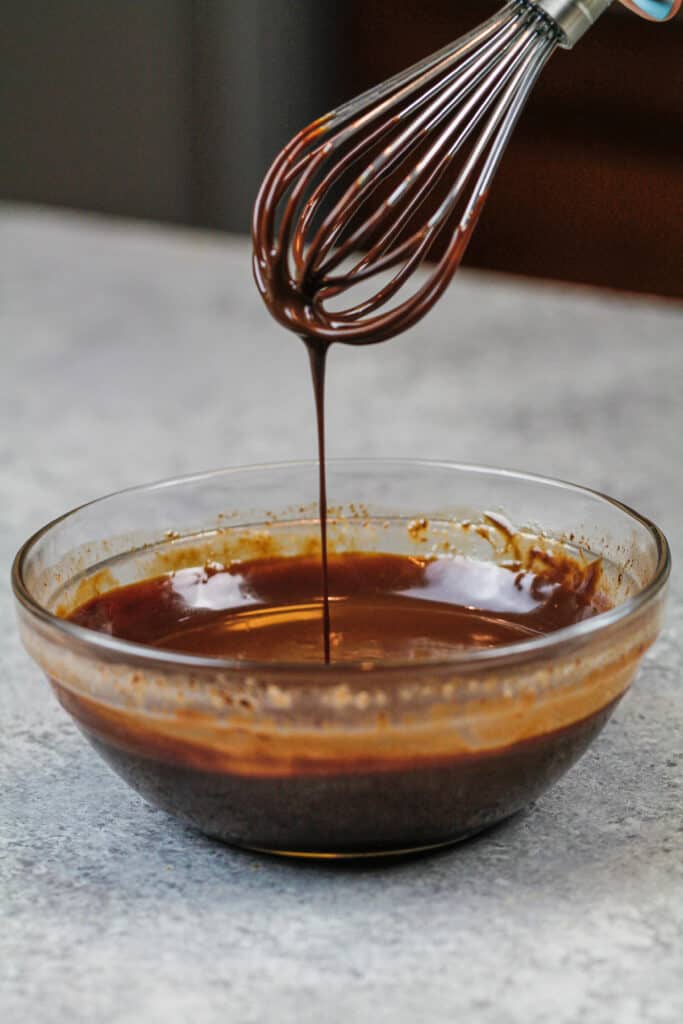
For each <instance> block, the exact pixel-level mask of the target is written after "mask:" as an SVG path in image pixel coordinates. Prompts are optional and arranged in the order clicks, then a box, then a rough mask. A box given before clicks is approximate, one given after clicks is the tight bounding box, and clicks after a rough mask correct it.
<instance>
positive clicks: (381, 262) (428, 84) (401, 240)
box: [253, 0, 680, 344]
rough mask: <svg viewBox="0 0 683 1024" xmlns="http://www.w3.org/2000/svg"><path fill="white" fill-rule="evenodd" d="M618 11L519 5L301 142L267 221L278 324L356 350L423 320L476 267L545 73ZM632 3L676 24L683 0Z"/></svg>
mask: <svg viewBox="0 0 683 1024" xmlns="http://www.w3.org/2000/svg"><path fill="white" fill-rule="evenodd" d="M611 2H612V0H511V2H509V3H507V4H506V6H505V7H503V8H502V10H500V11H499V12H498V13H497V14H494V15H493V17H491V18H489V19H488V21H485V22H484V23H483V24H482V25H480V26H479V27H478V28H476V29H475V30H474V31H472V32H470V33H469V34H468V35H466V36H464V37H463V38H461V39H459V40H457V41H456V42H455V43H452V44H450V45H449V46H446V47H445V48H444V49H443V50H440V51H439V52H438V53H435V54H433V55H432V56H431V57H428V58H426V59H425V60H423V61H421V62H420V63H418V64H416V65H414V66H413V67H411V68H409V69H408V70H406V71H403V72H401V73H400V74H398V75H396V76H395V77H394V78H392V79H390V80H388V81H387V82H385V83H383V84H381V85H379V86H377V87H375V88H373V89H370V90H369V91H368V92H366V93H364V94H363V95H362V96H359V97H358V98H356V99H353V100H351V101H350V102H348V103H346V104H344V105H343V106H341V107H339V108H338V109H336V110H334V111H332V112H331V113H329V114H327V115H326V116H324V117H322V118H320V119H318V120H317V121H314V122H313V123H312V124H311V125H309V127H307V128H305V129H304V130H303V131H301V132H300V133H299V134H298V135H296V136H295V137H294V138H293V139H292V141H291V142H290V143H289V144H288V145H287V146H286V147H285V148H284V150H283V151H282V152H281V153H280V155H279V156H278V157H277V158H276V160H275V162H274V163H273V165H272V167H271V168H270V170H269V172H268V174H267V175H266V178H265V180H264V182H263V185H262V186H261V190H260V192H259V195H258V198H257V201H256V204H255V208H254V218H253V238H254V274H255V278H256V282H257V285H258V287H259V290H260V291H261V294H262V296H263V298H264V300H265V302H266V304H267V305H268V307H269V309H270V310H271V312H272V313H273V315H274V316H275V317H276V318H277V319H278V320H279V321H280V322H281V323H283V324H284V325H285V326H286V327H288V328H290V329H291V330H294V331H296V332H297V333H298V334H300V335H301V336H303V337H305V338H308V339H310V340H313V339H317V340H318V341H319V342H321V343H324V342H332V341H343V342H347V343H350V344H368V343H370V342H376V341H382V340H384V339H386V338H388V337H391V336H393V335H395V334H397V333H399V332H400V331H404V330H406V329H407V328H408V327H410V326H411V325H412V324H414V323H415V322H416V321H417V320H419V319H420V318H421V317H422V316H423V315H424V314H425V313H426V312H427V311H428V310H429V309H430V308H431V306H432V305H433V304H434V302H435V301H436V300H437V299H438V298H439V296H440V295H441V294H442V292H443V291H444V289H445V288H446V286H447V285H448V283H449V281H450V279H451V277H452V276H453V274H454V272H455V270H456V269H457V267H458V264H459V263H460V260H461V259H462V256H463V253H464V251H465V248H466V246H467V243H468V241H469V239H470V236H471V234H472V231H473V230H474V227H475V226H476V222H477V218H478V216H479V213H480V211H481V208H482V206H483V204H484V202H485V199H486V196H487V193H488V191H489V187H490V185H491V181H492V179H493V176H494V174H495V172H496V169H497V167H498V165H499V163H500V160H501V158H502V156H503V153H504V151H505V148H506V146H507V144H508V142H509V140H510V136H511V134H512V132H513V129H514V127H515V124H516V122H517V119H518V118H519V115H520V113H521V111H522V109H523V107H524V104H525V103H526V100H527V98H528V96H529V94H530V92H531V89H532V88H533V85H534V83H535V81H536V79H537V78H538V76H539V74H540V72H541V71H542V69H543V67H544V65H545V64H546V62H547V61H548V59H549V58H550V56H551V55H552V54H553V52H554V51H555V49H556V48H557V47H558V46H560V47H564V48H567V49H571V48H572V47H573V46H574V44H575V43H576V42H577V41H578V40H579V39H580V38H581V37H582V36H583V34H584V33H585V32H586V31H587V30H588V29H589V28H590V27H591V25H592V24H593V23H594V22H595V21H596V20H597V19H598V18H599V16H600V15H601V14H603V13H604V11H606V10H607V8H608V7H609V6H610V4H611ZM627 2H628V3H629V6H631V7H634V6H636V5H637V7H638V8H640V12H641V13H643V14H644V15H645V16H650V17H655V18H663V17H667V16H669V15H670V14H671V13H672V12H673V11H674V10H675V9H677V7H678V6H679V3H680V0H678V2H675V0H674V2H673V3H672V2H667V0H635V2H634V0H627ZM458 161H460V162H459V163H458ZM439 186H440V187H439ZM387 190H388V194H387ZM437 244H439V245H440V246H442V247H443V248H442V250H440V252H441V254H440V255H438V256H437V258H436V259H435V261H434V262H432V263H431V264H430V267H429V270H428V271H427V273H426V274H421V275H415V274H414V271H415V270H416V269H417V268H418V266H420V265H421V264H422V263H423V262H424V261H425V260H426V258H427V257H428V256H429V255H430V254H431V253H433V252H434V251H435V250H436V249H437ZM359 292H360V294H359Z"/></svg>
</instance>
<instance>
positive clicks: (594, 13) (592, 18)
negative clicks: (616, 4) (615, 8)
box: [527, 0, 612, 50]
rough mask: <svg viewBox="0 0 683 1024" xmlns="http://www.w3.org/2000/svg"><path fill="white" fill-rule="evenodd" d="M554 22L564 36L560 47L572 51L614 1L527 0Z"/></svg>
mask: <svg viewBox="0 0 683 1024" xmlns="http://www.w3.org/2000/svg"><path fill="white" fill-rule="evenodd" d="M527 3H529V4H530V6H531V7H537V8H538V9H539V10H540V11H543V12H544V13H545V14H547V15H548V17H549V18H550V19H551V21H553V22H554V23H555V24H556V25H557V27H558V29H559V30H560V32H561V34H562V39H561V42H560V46H563V47H564V48H565V49H566V50H571V49H572V47H573V46H574V44H575V43H577V42H578V41H579V39H580V38H581V36H582V35H583V34H584V32H587V31H588V29H589V28H590V27H591V25H594V24H595V22H596V21H597V20H598V18H599V17H600V15H601V14H604V13H605V11H606V10H607V8H608V7H611V6H612V0H527Z"/></svg>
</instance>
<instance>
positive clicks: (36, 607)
mask: <svg viewBox="0 0 683 1024" xmlns="http://www.w3.org/2000/svg"><path fill="white" fill-rule="evenodd" d="M380 464H381V465H384V466H389V467H391V466H395V467H396V468H397V469H398V468H403V469H406V468H408V467H413V468H425V469H444V470H452V471H455V472H460V473H473V474H487V475H490V476H497V477H500V478H503V479H515V480H519V481H527V482H529V483H535V484H543V485H545V486H549V487H553V488H556V489H559V490H566V491H572V492H573V493H575V494H579V495H589V496H591V497H593V498H597V499H599V500H600V501H602V502H605V503H606V504H609V505H611V506H613V507H614V508H616V509H618V510H620V511H621V512H623V513H625V514H626V515H627V516H629V517H630V518H632V519H634V520H635V521H636V522H637V523H639V524H640V525H641V526H643V527H644V528H645V529H646V530H647V531H648V532H649V534H650V536H651V537H652V538H653V539H654V541H655V545H656V549H657V565H656V567H655V570H654V573H653V576H652V579H651V580H650V582H649V583H648V584H646V586H645V587H643V589H642V590H639V591H638V593H636V594H634V595H633V596H631V597H629V598H627V599H626V600H625V601H624V602H622V603H621V604H619V605H616V606H615V607H614V608H610V609H608V610H607V611H604V612H599V613H598V614H597V615H594V616H592V617H591V618H588V619H583V620H582V621H580V622H577V623H574V624H572V625H570V626H563V627H562V628H561V629H557V630H555V631H553V632H552V633H547V634H545V635H544V636H540V637H534V638H533V639H531V640H522V641H518V642H516V643H511V644H501V645H500V646H499V647H494V648H484V649H480V650H468V649H465V650H460V651H453V652H452V653H450V654H449V655H448V656H445V657H439V658H435V659H433V660H432V659H427V660H425V661H424V662H421V663H420V664H419V665H416V663H415V662H414V661H410V660H409V659H405V658H404V659H393V660H387V661H382V662H379V663H374V662H373V663H372V664H371V666H370V664H369V663H368V662H367V661H360V660H358V661H339V662H334V661H333V662H331V663H330V664H329V665H325V664H323V663H322V661H321V662H310V661H308V662H266V661H253V660H249V661H247V660H241V659H231V658H217V657H208V656H201V655H193V654H187V653H184V652H182V651H166V650H163V649H161V648H155V647H151V646H149V645H146V644H141V643H135V642H133V641H129V640H122V639H120V638H119V637H112V636H109V635H108V634H106V633H99V632H97V631H96V630H92V629H89V628H87V627H85V626H80V625H77V624H76V623H75V622H71V621H70V620H69V619H64V618H60V617H59V616H57V615H54V614H53V613H52V612H50V611H48V610H47V609H46V608H44V607H43V606H42V605H41V604H40V603H39V602H38V601H37V600H36V599H35V598H34V597H32V596H31V594H30V593H29V591H28V588H27V586H26V584H25V582H24V576H23V570H24V566H25V562H26V559H27V557H28V555H29V553H30V552H31V549H32V548H33V547H34V545H35V544H37V543H38V541H40V540H41V538H42V537H44V536H45V535H46V534H47V533H49V531H50V530H52V529H53V528H54V527H56V526H58V525H59V524H60V523H62V522H64V521H65V520H66V519H69V518H70V517H71V516H74V515H76V514H77V513H78V512H81V511H82V510H83V509H86V508H88V507H90V506H92V505H97V504H103V503H104V502H106V501H108V500H110V499H112V498H115V497H120V496H122V495H125V494H133V493H136V492H140V491H148V492H149V491H153V490H163V489H165V488H168V487H173V486H175V485H181V484H192V483H199V482H202V481H205V480H208V479H211V478H212V477H219V476H231V475H233V474H235V475H237V474H243V473H254V472H267V471H269V470H286V469H290V470H291V469H303V468H316V469H317V465H318V463H317V460H315V459H292V460H287V461H281V462H266V463H254V464H249V465H243V466H231V467H222V468H219V469H212V470H205V471H201V472H197V473H188V474H183V475H180V476H175V477H167V478H163V479H160V480H156V481H153V482H151V483H146V484H136V485H133V486H131V487H125V488H122V489H120V490H117V491H111V492H110V493H108V494H104V495H101V496H100V497H98V498H94V499H92V500H90V501H86V502H83V503H82V504H80V505H77V506H75V507H74V508H72V509H69V511H67V512H64V513H63V514H62V515H60V516H57V517H56V518H54V519H52V520H50V521H49V522H48V523H46V524H45V525H44V526H42V527H41V528H40V529H38V530H36V531H35V533H33V534H32V535H31V536H30V537H29V538H28V539H27V540H26V541H25V542H24V543H23V544H22V545H21V547H20V548H19V550H18V551H17V554H16V555H15V558H14V561H13V564H12V571H11V581H12V589H13V592H14V596H15V599H16V600H17V602H18V603H19V605H20V606H21V607H23V608H24V610H25V611H27V612H28V613H29V614H30V615H31V616H33V617H35V618H36V619H38V620H39V621H40V622H41V623H42V624H43V625H47V626H48V627H50V628H52V629H56V630H57V631H58V632H59V633H61V634H62V636H63V637H64V638H68V639H69V640H71V641H76V643H77V644H78V645H79V646H80V645H82V646H85V647H89V648H94V649H96V650H98V651H101V652H102V653H103V654H104V653H106V654H108V655H110V656H111V655H113V654H115V655H118V656H119V657H120V658H122V659H124V660H125V659H128V660H134V661H135V662H136V663H137V664H146V665H150V666H152V665H155V666H157V667H159V666H162V667H165V668H167V669H169V668H173V669H190V670H192V669H195V670H207V669H210V670H213V671H214V672H220V671H230V672H233V673H234V672H238V673H241V674H242V673H243V674H253V673H255V672H260V673H262V674H263V673H267V674H269V675H274V676H279V675H281V674H282V675H287V674H290V673H293V672H296V674H297V676H299V677H301V676H303V677H308V676H311V675H316V676H317V677H318V678H320V673H321V671H323V672H324V675H325V676H326V677H333V676H334V675H335V674H339V673H346V674H350V673H353V672H354V671H361V672H362V673H363V674H364V676H365V677H366V678H367V676H368V675H369V674H370V667H371V668H372V671H373V674H378V675H379V674H383V673H385V672H389V671H391V670H399V671H405V670H406V669H412V670H413V671H415V670H420V669H422V670H425V671H427V670H429V671H434V670H438V669H443V668H460V669H463V668H484V667H486V668H493V667H496V668H499V667H503V666H505V665H507V664H516V663H517V662H519V661H522V660H525V659H526V658H529V657H531V656H535V655H538V654H540V653H545V654H548V653H550V652H552V651H553V650H554V649H556V648H562V647H564V646H566V645H568V644H572V643H573V642H574V641H583V640H585V639H588V638H589V637H592V636H595V635H596V634H600V633H604V632H605V631H606V630H611V627H615V626H617V625H618V624H620V623H622V622H623V621H624V620H626V619H629V618H631V617H632V616H634V615H635V614H636V613H637V612H639V611H640V610H641V609H642V608H644V607H645V606H646V605H648V604H650V603H651V602H652V601H653V600H654V599H655V598H656V596H657V595H658V594H659V593H660V591H661V590H662V589H663V587H664V586H665V584H666V582H667V580H668V577H669V574H670V571H671V551H670V548H669V544H668V541H667V539H666V536H665V535H664V533H663V531H662V530H661V529H660V528H659V527H658V526H657V525H656V524H655V523H654V522H652V520H650V519H648V518H647V517H646V516H644V515H641V513H639V512H637V511H636V510H635V509H633V508H631V506H629V505H626V504H625V503H624V502H622V501H619V500H618V499H616V498H612V497H610V496H609V495H606V494H604V493H603V492H601V491H598V490H596V489H594V488H591V487H584V486H582V485H580V484H575V483H572V482H569V481H566V480H562V479H557V478H554V477H548V476H544V475H542V474H538V473H528V472H525V471H522V470H515V469H506V468H501V467H496V466H488V465H483V464H478V463H468V462H452V461H449V460H444V459H411V458H383V457H378V458H369V457H366V458H356V457H350V458H333V459H328V460H327V465H328V467H330V468H334V467H337V466H345V467H349V466H352V465H357V466H376V465H380Z"/></svg>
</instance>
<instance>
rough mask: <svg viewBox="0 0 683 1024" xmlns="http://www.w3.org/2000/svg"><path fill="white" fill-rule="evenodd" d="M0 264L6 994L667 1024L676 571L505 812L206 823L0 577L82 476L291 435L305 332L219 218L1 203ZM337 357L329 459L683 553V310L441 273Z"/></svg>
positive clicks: (203, 1013) (680, 719) (308, 422)
mask: <svg viewBox="0 0 683 1024" xmlns="http://www.w3.org/2000/svg"><path fill="white" fill-rule="evenodd" d="M644 258H645V257H644ZM0 290H1V299H0V416H1V417H2V423H1V424H0V479H1V481H2V502H1V503H0V564H1V567H2V576H3V579H4V581H5V582H4V583H3V585H2V587H0V636H1V638H2V642H1V647H0V665H1V675H0V678H1V679H2V733H1V734H0V780H1V782H0V872H1V880H0V916H1V917H2V925H1V927H0V1017H1V1018H2V1019H3V1020H4V1021H7V1022H8V1024H10V1022H11V1024H14V1022H22V1024H23V1022H33V1021H55V1022H65V1024H66V1022H74V1021H79V1022H80V1021H84V1022H88V1024H90V1022H98V1024H113V1022H116V1024H124V1022H125V1024H137V1022H143V1024H147V1022H149V1024H157V1022H159V1024H175V1022H185V1021H187V1022H188V1024H190V1022H191V1024H202V1022H214V1021H216V1022H219V1021H220V1022H221V1024H225V1022H226V1021H239V1022H240V1024H256V1022H265V1021H273V1022H276V1024H290V1022H292V1024H293V1022H297V1024H308V1022H311V1024H314V1022H315V1024H319V1022H328V1021H330V1022H337V1021H340V1022H341V1021H346V1022H349V1024H356V1022H365V1021H368V1020H372V1021H373V1022H374V1024H404V1022H405V1024H407V1022H411V1024H413V1022H419V1024H432V1022H437V1021H438V1022H441V1021H455V1020H461V1021H464V1022H467V1024H480V1022H481V1024H489V1022H500V1021H502V1022H507V1021H510V1022H520V1024H522V1022H523V1024H537V1022H538V1024H542V1022H547V1021H553V1022H556V1024H569V1022H572V1024H574V1022H576V1024H579V1022H581V1024H584V1022H589V1024H592V1022H605V1024H615V1022H617V1024H622V1022H623V1024H630V1022H633V1024H650V1022H652V1024H655V1022H656V1024H665V1022H666V1024H668V1022H671V1024H674V1022H675V1024H680V1021H681V1020H683V697H682V689H681V678H680V675H681V669H682V668H683V658H682V650H681V642H682V639H683V637H682V617H681V610H682V607H683V586H682V585H681V582H680V580H681V577H679V576H678V575H677V574H676V573H675V572H674V577H673V585H672V601H671V606H670V613H669V618H668V627H667V629H666V631H665V634H664V635H663V637H662V638H661V640H660V642H659V643H658V645H657V647H656V649H655V650H654V651H653V652H651V653H650V654H649V655H648V657H647V659H646V662H645V664H644V667H643V669H642V671H641V673H640V676H639V678H638V680H637V683H636V686H635V688H634V690H633V691H632V693H631V694H630V695H629V697H628V698H627V699H626V700H625V701H624V702H623V703H622V705H621V706H620V707H619V709H618V710H617V713H616V714H615V716H614V718H613V719H612V721H611V722H610V724H609V725H608V727H607V729H606V730H605V732H604V733H603V734H602V735H601V737H600V738H599V740H598V741H597V742H596V743H595V744H594V746H593V747H592V748H591V750H590V751H589V753H588V754H587V755H586V756H585V757H584V759H583V760H582V761H581V763H580V764H579V765H578V766H577V767H576V768H575V769H574V770H573V771H571V772H570V773H569V774H568V775H567V776H566V777H565V779H564V780H563V781H562V782H560V783H559V784H558V785H557V786H556V787H555V788H554V789H553V790H552V791H551V792H550V793H549V794H547V795H546V796H545V797H544V798H543V799H541V800H540V801H539V802H538V803H537V804H536V806H535V807H533V808H532V809H531V810H529V811H528V812H527V813H525V814H523V815H521V816H519V817H517V818H516V819H514V820H512V821H510V822H509V823H507V824H505V825H503V826H500V827H499V828H497V829H495V830H494V831H492V832H491V833H489V834H488V835H484V836H482V837H480V838H479V839H477V840H474V841H471V842H469V843H466V844H464V845H462V846H460V847H455V848H452V849H450V850H448V851H446V852H442V853H440V854H435V855H431V856H425V857H422V858H417V859H413V860H404V861H399V862H396V863H386V864H384V863H379V864H367V863H366V864H362V865H361V866H356V867H354V866H346V867H334V866H329V865H325V864H323V865H315V864H311V863H295V862H287V861H284V860H282V861H281V860H277V859H268V858H265V857H257V856H254V855H250V854H246V853H241V852H239V851H235V850H231V849H229V848H227V847H222V846H220V845H219V844H217V843H214V842H211V841H209V840H207V839H204V838H203V837H202V836H201V835H198V834H196V833H195V832H193V831H191V830H189V829H187V828H184V827H183V826H182V825H180V824H178V823H177V822H175V821H174V820H173V819H171V818H169V817H167V816H166V815H164V814H163V813H162V812H161V811H157V810H154V809H153V808H151V807H149V806H147V805H146V804H145V803H143V801H142V800H141V799H139V798H138V797H137V796H136V795H135V794H134V793H133V792H132V791H131V790H129V789H127V788H126V786H125V785H124V784H123V783H122V782H120V781H119V780H118V779H117V778H116V777H115V776H114V775H113V774H111V773H110V772H109V770H108V769H107V768H106V767H105V766H104V764H103V763H102V762H100V761H99V760H98V758H97V756H96V755H95V753H94V752H93V751H91V750H90V748H89V747H88V746H87V745H86V744H85V742H84V741H83V740H82V738H81V737H80V735H79V734H78V733H77V732H76V729H75V727H74V726H73V725H72V724H71V722H70V721H69V719H68V718H67V716H66V715H65V713H64V712H63V711H62V710H61V709H60V708H59V707H58V706H57V704H56V701H55V700H54V699H53V697H52V696H51V694H50V692H49V690H48V687H47V685H46V683H45V682H44V681H43V679H42V678H41V676H40V673H39V671H38V670H37V668H36V667H35V666H34V665H33V664H32V663H31V662H30V661H29V659H28V657H27V655H25V654H24V652H23V650H22V649H21V647H20V645H19V642H18V639H17V636H16V632H15V626H14V617H13V611H12V607H11V600H10V595H9V588H8V587H7V585H6V581H7V578H8V573H9V566H10V562H11V558H12V556H13V554H14V551H15V549H16V548H17V546H18V545H19V543H20V542H21V541H22V540H23V539H24V538H25V537H26V536H27V535H28V534H29V533H30V532H32V531H33V530H35V529H36V528H37V527H39V526H40V525H41V524H42V523H44V522H45V521H47V520H48V519H50V518H52V517H53V516H55V515H57V514H58V513H60V512H62V511H64V510H66V509H68V508H70V507H72V506H73V505H75V504H77V503H79V502H81V501H83V500H85V499H88V498H91V497H95V496H97V495H99V494H101V493H104V492H107V491H111V490H114V489H116V488H119V487H122V486H125V485H128V484H134V483H138V482H143V481H145V480H149V479H154V478H159V477H163V476H167V475H171V474H177V473H184V472H189V471H191V470H196V469H200V468H208V467H213V466H220V465H233V464H240V463H249V462H255V461H270V460H276V459H283V458H290V457H299V456H309V455H313V454H314V435H313V419H312V417H313V412H312V402H311V397H310V393H309V381H308V377H307V370H306V365H305V354H304V351H303V347H302V346H301V345H298V343H297V342H296V341H295V340H293V339H291V338H290V337H288V336H287V335H286V334H285V333H284V332H282V331H281V330H280V329H279V328H278V327H277V326H276V325H275V324H274V323H273V322H272V321H271V320H270V319H269V317H268V316H267V315H266V313H265V311H264V310H263V309H262V307H261V305H260V301H259V299H258V297H257V295H256V293H255V290H254V288H253V287H252V284H251V279H250V268H249V258H248V249H247V245H246V243H245V242H243V241H240V240H231V239H229V238H224V237H219V236H213V235H205V234H201V233H192V232H183V231H175V230H170V229H160V228H153V227H147V226H140V225H135V226H133V225H129V224H126V223H124V222H119V221H116V222H115V221H109V220H104V219H99V218H95V217H79V216H75V215H67V214H63V213H48V212H44V211H35V210H31V209H21V208H17V207H7V208H5V209H4V211H2V213H0ZM331 364H332V365H331V375H330V382H329V385H330V386H329V396H330V397H329V408H330V414H329V446H330V452H331V454H341V455H344V454H358V453H362V454H366V455H367V454H377V455H379V454H391V455H406V456H430V457H435V458H436V457H439V458H448V459H460V460H465V461H483V462H487V463H494V464H501V465H505V466H512V467H518V468H525V469H529V470H533V471H538V472H543V473H547V474H552V475H556V476H560V477H564V478H568V479H574V480H577V481H578V482H580V483H585V484H588V485H591V486H593V487H597V488H599V489H601V490H605V491H607V492H609V493H612V494H614V495H615V496H618V497H620V498H622V499H623V500H624V501H626V502H628V503H629V504H633V505H635V506H636V507H638V508H639V509H640V510H641V511H643V512H644V513H646V514H648V515H650V516H651V517H652V518H653V519H655V520H656V521H657V522H658V523H659V524H660V525H661V526H662V527H663V528H664V530H665V531H666V532H667V533H668V535H669V538H670V541H671V543H672V547H673V551H674V560H676V556H677V555H678V556H680V555H681V554H683V521H682V519H681V508H683V472H682V470H681V451H682V442H681V437H682V436H683V414H682V411H681V410H682V405H681V394H682V392H683V310H682V309H681V306H680V305H676V304H673V303H664V302H659V301H656V300H648V299H641V298H635V297H634V298H632V297H629V296H624V295H615V294H609V293H603V292H599V291H592V290H588V289H577V288H571V289H570V288H563V287H560V286H551V285H542V284H537V283H536V284H534V283H529V282H527V281H523V280H515V279H511V278H507V277H500V276H495V275H487V274H478V273H477V274H475V273H467V272H463V273H462V274H461V275H460V278H459V280H458V281H457V282H456V283H455V284H454V286H453V287H452V288H451V290H450V292H449V293H448V295H447V296H446V297H445V298H444V300H443V301H442V303H441V304H440V306H439V308H438V309H437V310H435V311H434V313H433V314H432V315H431V316H430V317H429V318H428V320H427V321H426V322H424V323H423V324H421V325H419V326H418V327H417V328H416V329H415V330H414V331H413V332H412V333H411V334H410V335H409V336H407V337H403V338H400V339H397V340H396V341H393V342H390V343H389V344H387V345H382V346H378V347H376V348H373V349H366V350H352V349H341V348H340V349H338V350H335V351H333V353H332V357H331ZM3 1011H4V1012H3Z"/></svg>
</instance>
